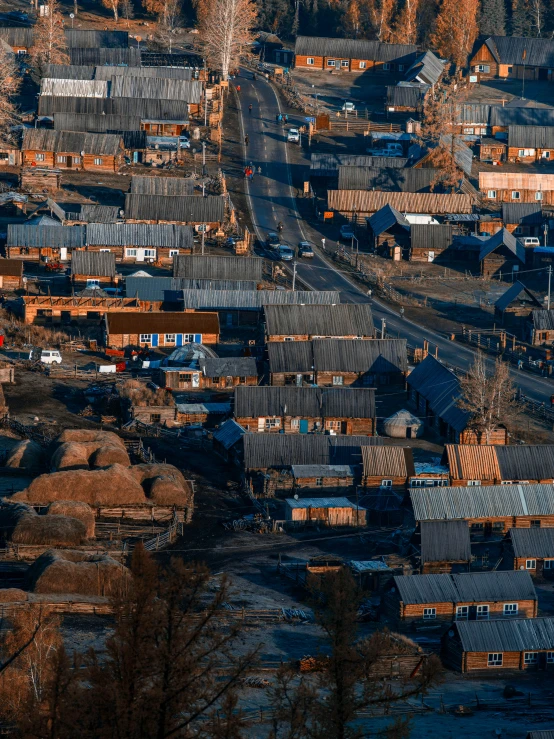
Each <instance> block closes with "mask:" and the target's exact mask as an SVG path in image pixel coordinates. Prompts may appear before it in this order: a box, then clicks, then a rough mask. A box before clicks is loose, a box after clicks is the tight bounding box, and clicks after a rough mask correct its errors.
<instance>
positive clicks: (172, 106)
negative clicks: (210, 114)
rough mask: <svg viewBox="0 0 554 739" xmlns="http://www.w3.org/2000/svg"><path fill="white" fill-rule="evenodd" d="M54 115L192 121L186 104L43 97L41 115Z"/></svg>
mask: <svg viewBox="0 0 554 739" xmlns="http://www.w3.org/2000/svg"><path fill="white" fill-rule="evenodd" d="M54 113H81V114H83V115H102V114H105V115H125V116H140V117H141V118H142V119H144V120H153V121H156V120H158V121H179V122H183V123H187V122H188V120H189V113H188V105H187V103H186V101H184V100H149V99H148V98H89V97H70V96H63V95H62V96H60V95H58V96H53V95H41V96H40V97H39V101H38V115H39V116H52V115H54Z"/></svg>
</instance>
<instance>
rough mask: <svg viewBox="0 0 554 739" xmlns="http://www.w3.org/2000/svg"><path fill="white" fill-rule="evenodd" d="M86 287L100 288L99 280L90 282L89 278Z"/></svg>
mask: <svg viewBox="0 0 554 739" xmlns="http://www.w3.org/2000/svg"><path fill="white" fill-rule="evenodd" d="M87 287H100V280H92V279H90V278H89V279H88V280H87Z"/></svg>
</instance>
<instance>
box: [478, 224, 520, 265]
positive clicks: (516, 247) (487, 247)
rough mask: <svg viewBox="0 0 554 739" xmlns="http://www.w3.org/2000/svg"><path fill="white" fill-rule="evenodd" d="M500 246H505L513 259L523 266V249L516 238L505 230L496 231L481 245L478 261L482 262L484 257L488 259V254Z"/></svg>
mask: <svg viewBox="0 0 554 739" xmlns="http://www.w3.org/2000/svg"><path fill="white" fill-rule="evenodd" d="M502 246H505V247H506V248H507V249H508V250H509V251H511V252H512V254H513V255H514V257H516V258H517V259H519V261H520V262H523V263H524V264H525V247H524V246H523V244H522V243H521V241H520V240H519V239H516V237H515V236H514V235H513V234H512V233H510V232H509V231H508V229H507V228H503V229H501V230H500V231H497V232H496V233H495V234H494V235H493V236H491V237H490V239H487V240H486V241H485V242H484V243H483V246H482V248H481V252H480V253H479V261H482V260H483V259H485V257H488V256H489V254H492V253H493V252H494V251H496V249H498V248H500V247H502Z"/></svg>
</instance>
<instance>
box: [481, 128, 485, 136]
mask: <svg viewBox="0 0 554 739" xmlns="http://www.w3.org/2000/svg"><path fill="white" fill-rule="evenodd" d="M479 133H480V134H481V136H486V135H487V129H486V128H480V129H479Z"/></svg>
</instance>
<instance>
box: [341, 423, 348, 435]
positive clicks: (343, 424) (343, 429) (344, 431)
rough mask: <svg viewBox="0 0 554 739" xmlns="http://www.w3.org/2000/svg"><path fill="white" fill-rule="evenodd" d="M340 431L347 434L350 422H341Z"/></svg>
mask: <svg viewBox="0 0 554 739" xmlns="http://www.w3.org/2000/svg"><path fill="white" fill-rule="evenodd" d="M340 432H341V434H347V433H348V423H347V422H346V421H341V422H340Z"/></svg>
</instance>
